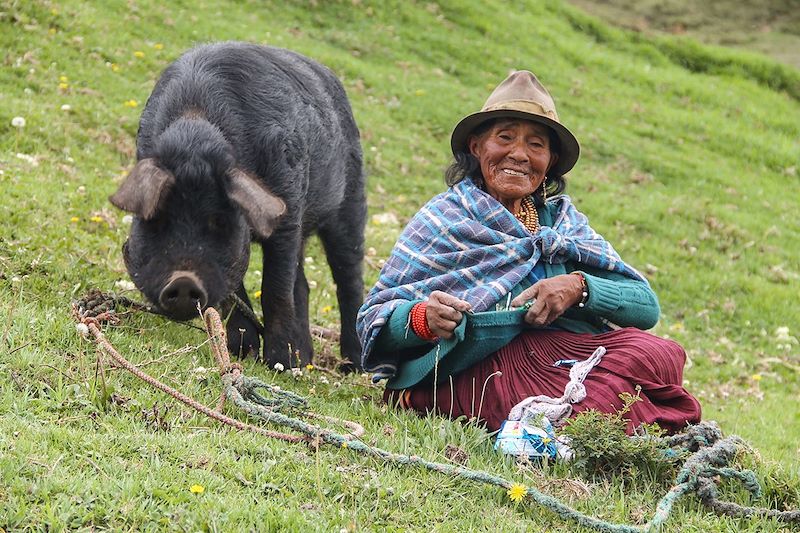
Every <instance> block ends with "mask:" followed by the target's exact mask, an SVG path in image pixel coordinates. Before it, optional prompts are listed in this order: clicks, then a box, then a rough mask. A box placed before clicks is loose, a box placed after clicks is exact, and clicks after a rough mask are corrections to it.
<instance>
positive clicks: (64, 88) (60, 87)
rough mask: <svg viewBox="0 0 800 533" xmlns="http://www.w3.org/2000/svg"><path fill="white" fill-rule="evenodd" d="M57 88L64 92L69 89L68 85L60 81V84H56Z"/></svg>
mask: <svg viewBox="0 0 800 533" xmlns="http://www.w3.org/2000/svg"><path fill="white" fill-rule="evenodd" d="M58 88H59V89H61V90H62V91H66V90H67V89H69V83H66V82H63V81H62V82H61V83H59V84H58Z"/></svg>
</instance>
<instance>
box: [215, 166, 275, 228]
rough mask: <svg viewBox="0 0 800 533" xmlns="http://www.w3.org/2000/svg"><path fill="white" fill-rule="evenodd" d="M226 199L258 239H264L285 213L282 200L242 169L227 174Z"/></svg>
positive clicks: (235, 169)
mask: <svg viewBox="0 0 800 533" xmlns="http://www.w3.org/2000/svg"><path fill="white" fill-rule="evenodd" d="M228 178H229V180H228V198H230V199H231V200H232V201H233V202H234V203H235V204H236V205H238V206H239V207H240V208H241V209H242V212H243V213H244V217H245V218H246V219H247V223H248V224H249V225H250V228H252V230H253V232H254V233H255V234H256V236H257V237H258V238H260V239H266V238H267V237H269V236H270V235H272V232H273V231H275V227H276V226H277V225H278V219H279V218H280V217H281V215H283V214H284V213H285V212H286V204H285V203H283V200H281V199H280V198H278V197H277V196H275V195H274V194H272V193H271V192H269V191H268V190H267V188H266V187H265V186H264V185H262V183H261V181H260V180H259V179H258V178H257V177H255V176H253V175H252V174H250V173H248V172H245V171H244V170H242V169H239V168H234V169H232V170H231V171H229V172H228Z"/></svg>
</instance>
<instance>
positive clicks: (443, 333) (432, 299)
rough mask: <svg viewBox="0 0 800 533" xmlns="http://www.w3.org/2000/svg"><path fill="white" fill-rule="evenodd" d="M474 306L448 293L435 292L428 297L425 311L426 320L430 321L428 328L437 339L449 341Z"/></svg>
mask: <svg viewBox="0 0 800 533" xmlns="http://www.w3.org/2000/svg"><path fill="white" fill-rule="evenodd" d="M471 308H472V306H471V305H470V304H469V302H466V301H464V300H461V299H459V298H456V297H455V296H452V295H450V294H447V293H446V292H442V291H433V292H432V293H431V295H430V296H429V297H428V305H427V306H426V309H425V318H426V319H427V320H428V327H429V328H431V332H432V333H433V334H434V335H436V336H437V337H442V338H445V339H449V338H450V337H452V336H453V330H454V329H456V326H457V325H458V324H459V322H461V319H462V318H463V314H462V313H465V312H467V311H469V310H470V309H471Z"/></svg>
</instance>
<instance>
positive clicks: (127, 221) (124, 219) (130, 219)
mask: <svg viewBox="0 0 800 533" xmlns="http://www.w3.org/2000/svg"><path fill="white" fill-rule="evenodd" d="M122 223H123V224H125V225H126V226H130V225H131V224H133V215H125V216H124V217H122Z"/></svg>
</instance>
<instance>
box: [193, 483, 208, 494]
mask: <svg viewBox="0 0 800 533" xmlns="http://www.w3.org/2000/svg"><path fill="white" fill-rule="evenodd" d="M189 490H190V491H191V493H192V494H203V493H204V492H205V491H206V488H205V487H204V486H203V485H192V486H191V487H189Z"/></svg>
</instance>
